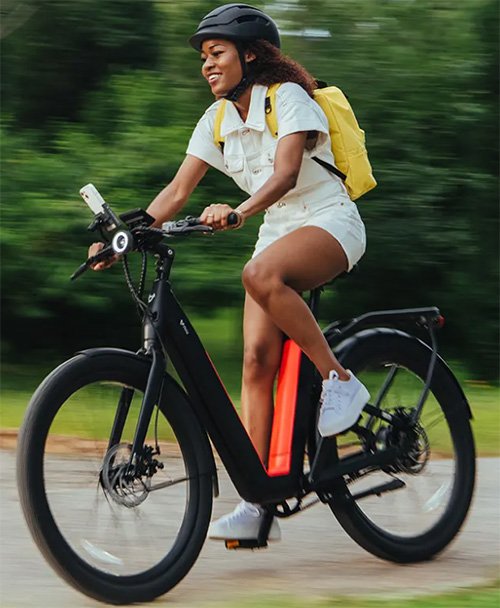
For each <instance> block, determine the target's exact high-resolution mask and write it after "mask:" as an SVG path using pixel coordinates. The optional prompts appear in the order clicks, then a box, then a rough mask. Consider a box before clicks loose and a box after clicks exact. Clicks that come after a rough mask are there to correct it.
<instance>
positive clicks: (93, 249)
mask: <svg viewBox="0 0 500 608" xmlns="http://www.w3.org/2000/svg"><path fill="white" fill-rule="evenodd" d="M103 248H104V243H92V245H91V246H90V247H89V251H88V256H87V257H89V258H91V257H92V256H93V255H96V254H97V253H99V251H101V249H103ZM118 259H119V256H117V255H114V256H112V257H110V258H108V259H107V260H103V261H102V262H97V263H96V264H92V266H91V268H92V270H105V269H106V268H109V267H110V266H113V264H114V263H115V262H116V261H117V260H118Z"/></svg>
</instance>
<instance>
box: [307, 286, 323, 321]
mask: <svg viewBox="0 0 500 608" xmlns="http://www.w3.org/2000/svg"><path fill="white" fill-rule="evenodd" d="M322 291H323V286H321V287H316V289H311V291H310V293H309V302H308V306H309V308H310V309H311V312H312V314H313V315H314V318H315V319H316V320H317V319H318V315H319V299H320V296H321V292H322Z"/></svg>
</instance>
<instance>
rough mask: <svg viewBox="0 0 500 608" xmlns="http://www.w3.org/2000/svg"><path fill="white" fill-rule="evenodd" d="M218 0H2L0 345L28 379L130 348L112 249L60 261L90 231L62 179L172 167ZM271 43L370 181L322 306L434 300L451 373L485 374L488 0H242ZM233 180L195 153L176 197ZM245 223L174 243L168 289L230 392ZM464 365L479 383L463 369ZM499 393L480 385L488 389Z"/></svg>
mask: <svg viewBox="0 0 500 608" xmlns="http://www.w3.org/2000/svg"><path fill="white" fill-rule="evenodd" d="M218 4H219V2H200V1H196V0H184V1H183V2H181V3H176V2H173V1H168V0H166V1H165V0H164V1H161V0H158V1H150V0H127V1H126V2H123V1H117V0H79V2H67V0H29V1H28V0H26V1H24V2H23V3H18V2H15V1H14V0H4V2H3V8H2V17H3V18H2V47H3V48H2V119H3V120H2V137H1V146H2V150H1V152H2V156H1V163H2V166H1V169H2V182H1V186H2V218H1V248H2V249H1V255H2V259H1V281H2V351H3V355H2V359H3V365H2V369H3V386H4V389H5V390H9V389H13V388H16V389H19V387H20V386H23V387H26V388H30V387H31V385H32V384H33V385H34V384H36V383H37V382H38V381H39V380H40V377H41V375H42V373H43V372H45V371H46V369H48V368H50V367H51V366H52V365H53V364H54V363H55V362H58V361H61V360H63V359H64V358H66V357H67V356H69V355H71V354H72V353H73V352H75V351H76V350H78V349H81V348H86V347H91V346H97V345H115V346H122V347H126V348H131V349H136V348H137V347H138V346H139V345H140V321H139V319H138V318H137V316H136V314H135V308H134V306H133V304H132V302H131V300H130V297H129V295H128V291H127V289H126V286H125V282H124V280H123V276H122V274H121V270H120V267H119V265H116V267H115V268H113V269H112V270H110V271H108V272H105V273H98V274H97V273H87V274H86V275H84V276H83V277H82V278H81V279H80V280H78V281H77V282H76V283H70V282H69V281H68V278H69V275H70V274H71V273H72V271H73V270H74V269H75V268H76V267H77V266H78V265H79V264H80V263H81V262H82V261H83V259H84V258H85V254H86V250H87V247H88V245H89V244H90V242H92V240H93V237H92V235H91V234H90V233H88V232H86V230H85V228H86V226H87V225H88V223H89V222H90V219H91V217H90V213H89V211H88V209H87V207H86V206H85V205H84V203H83V201H82V200H81V199H80V197H79V195H78V190H79V188H80V187H81V186H82V185H84V184H86V183H88V182H93V183H94V184H95V185H96V186H97V188H98V189H99V191H100V192H101V194H102V195H103V196H104V198H105V199H106V201H107V202H108V203H110V204H111V205H112V206H113V208H114V209H115V210H116V211H118V212H122V211H125V210H127V209H130V208H134V207H146V206H147V205H148V204H149V202H150V201H151V200H152V198H153V197H154V196H155V195H156V194H157V193H158V191H159V190H160V189H161V188H162V187H163V186H164V185H165V184H167V183H168V182H169V180H171V179H172V177H173V176H174V174H175V172H176V170H177V167H178V166H179V164H180V163H181V161H182V159H183V156H184V151H185V148H186V145H187V142H188V139H189V136H190V133H191V131H192V129H193V127H194V125H195V124H196V121H197V120H198V118H199V117H200V116H201V114H202V113H203V111H204V109H205V108H206V107H207V106H208V105H210V103H211V102H212V101H213V99H212V98H211V94H210V91H209V89H208V87H207V85H206V83H205V82H204V81H203V79H202V78H201V76H200V59H199V56H198V55H197V54H196V53H195V52H194V51H193V50H192V49H191V48H190V46H189V45H188V43H187V39H188V37H189V35H190V34H191V33H192V32H193V31H194V30H195V28H196V25H197V23H198V22H199V20H200V18H201V17H202V16H203V15H204V14H206V13H207V12H208V11H209V10H211V9H212V8H214V7H215V6H217V5H218ZM254 4H255V5H257V6H259V7H261V8H263V9H265V10H266V11H267V12H268V13H269V14H270V15H271V16H272V17H273V18H275V20H276V22H277V23H278V26H279V27H280V30H281V31H282V34H283V50H284V52H285V53H287V54H289V55H291V56H292V57H293V58H295V59H297V60H298V61H299V62H301V63H302V64H303V65H305V66H306V67H307V68H308V69H309V71H310V72H311V73H312V74H313V75H315V76H316V77H317V78H320V79H323V80H327V81H328V82H329V83H332V84H333V83H334V84H337V85H338V86H340V87H341V88H342V89H343V90H344V91H345V92H346V93H347V94H348V96H349V99H350V101H351V104H352V105H353V107H354V110H355V112H356V114H357V117H358V120H359V122H360V124H361V126H362V127H363V128H364V129H365V131H366V133H367V144H368V148H369V152H370V158H371V161H372V165H373V167H374V173H375V175H376V177H377V179H378V182H379V186H378V187H377V188H376V189H375V190H374V191H373V192H371V193H369V194H368V195H366V196H365V197H363V198H362V199H361V200H360V201H359V208H360V211H361V214H362V216H363V218H364V220H365V223H366V226H367V233H368V250H367V253H366V255H365V257H364V258H363V260H362V262H361V264H360V269H359V272H358V273H356V274H355V275H354V276H353V277H352V278H349V279H348V280H347V281H341V282H340V283H339V284H338V285H337V286H336V288H335V291H333V290H329V291H328V292H327V293H326V294H325V298H324V302H323V308H322V321H323V322H327V321H328V320H332V319H334V318H340V317H349V316H353V315H357V314H359V313H362V312H364V311H367V310H369V309H380V308H396V307H404V306H424V305H437V306H439V307H440V309H441V310H442V312H443V314H444V316H445V317H446V319H447V324H446V326H445V329H444V330H443V331H442V333H441V337H440V343H441V351H442V352H443V354H444V355H445V356H446V357H449V358H451V360H452V361H453V362H454V365H455V369H459V371H460V374H461V379H462V380H464V381H466V380H469V381H471V382H474V383H476V384H475V385H474V386H476V387H477V386H480V387H481V386H482V383H483V382H485V383H488V384H489V383H492V382H493V383H495V382H496V381H497V376H498V338H499V332H498V259H499V257H498V178H497V171H498V116H497V103H498V52H497V36H498V3H497V1H496V0H460V1H459V2H457V1H451V0H450V1H448V0H377V1H375V0H349V1H348V2H346V1H345V0H295V1H293V0H288V1H287V2H279V1H276V2H268V3H266V4H263V3H260V2H254ZM244 196H245V195H244V194H243V193H241V192H240V191H238V189H237V188H236V187H235V186H234V184H232V182H230V181H229V180H228V179H227V178H225V177H224V176H223V175H222V174H219V173H217V172H216V171H215V170H211V171H209V173H208V174H207V176H206V178H205V179H204V180H203V181H202V183H201V185H200V187H199V188H198V189H197V191H196V192H195V194H194V195H193V196H192V198H191V200H190V202H189V203H188V205H187V207H186V208H185V210H184V211H185V213H184V211H183V213H182V214H183V215H184V214H187V213H189V214H198V213H199V212H201V210H202V209H203V207H204V206H205V205H206V204H209V203H212V202H218V201H223V202H228V203H230V204H238V203H239V202H240V201H241V200H243V198H244ZM260 219H261V218H254V219H253V220H252V221H251V222H249V223H248V224H247V227H246V228H245V230H242V231H238V232H235V233H226V234H218V235H216V236H214V237H213V238H198V239H194V238H193V239H190V240H186V241H184V242H182V243H178V244H177V246H176V247H175V248H176V252H177V261H176V265H175V266H174V271H173V283H174V288H175V290H176V293H177V295H178V297H179V299H180V300H181V302H182V304H183V305H184V306H185V308H186V310H187V311H188V313H189V314H191V315H192V317H193V322H194V324H195V327H197V328H198V329H199V331H200V334H201V336H202V338H203V339H206V341H207V345H208V349H209V351H210V352H211V354H212V355H213V357H212V358H213V359H214V361H215V363H216V364H217V366H218V367H219V368H220V373H221V376H222V378H223V379H224V381H225V382H226V383H227V384H228V386H229V388H230V390H233V391H237V389H238V386H239V367H240V361H241V308H242V302H243V295H244V293H243V288H242V286H241V281H240V273H241V269H242V267H243V265H244V263H245V261H246V260H247V259H248V258H249V257H250V255H251V252H252V247H253V244H254V242H255V239H256V233H257V229H258V225H259V223H260ZM477 383H479V384H477ZM494 394H495V395H496V398H498V392H495V393H494Z"/></svg>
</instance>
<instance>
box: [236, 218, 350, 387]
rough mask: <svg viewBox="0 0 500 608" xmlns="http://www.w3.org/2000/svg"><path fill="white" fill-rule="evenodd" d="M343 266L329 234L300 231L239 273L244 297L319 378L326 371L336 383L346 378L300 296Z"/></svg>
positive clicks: (344, 259) (308, 228) (337, 246)
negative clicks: (301, 353) (298, 351)
mask: <svg viewBox="0 0 500 608" xmlns="http://www.w3.org/2000/svg"><path fill="white" fill-rule="evenodd" d="M347 267H348V262H347V257H346V255H345V253H344V250H343V249H342V247H341V246H340V244H339V242H338V241H337V240H336V239H335V238H334V237H333V236H332V235H331V234H329V233H328V232H327V231H326V230H323V229H322V228H317V227H315V226H305V227H304V228H299V229H298V230H295V231H294V232H291V233H290V234H288V235H286V236H284V237H282V238H280V239H278V240H277V241H275V242H274V243H273V244H272V245H269V247H267V248H266V249H265V250H264V251H262V253H260V254H259V255H258V256H256V257H255V258H253V259H252V260H250V262H248V263H247V265H246V266H245V269H244V271H243V284H244V286H245V289H246V291H247V293H248V294H249V295H250V296H251V298H252V299H253V300H254V301H255V302H257V304H258V305H259V306H260V307H261V308H262V309H263V310H264V311H265V312H266V313H267V314H268V315H269V317H270V319H271V321H272V322H273V323H274V324H275V325H276V326H277V327H279V328H280V329H281V330H282V331H283V332H284V333H285V334H286V335H287V336H288V337H290V338H291V339H292V340H294V341H295V342H296V343H297V344H298V345H299V346H300V348H301V349H302V350H303V351H304V353H305V354H306V355H307V356H308V357H309V358H310V359H311V361H312V362H313V363H314V364H315V366H316V367H317V368H318V370H319V372H320V373H321V375H322V376H323V378H328V373H329V372H330V371H331V370H335V371H336V372H337V373H338V374H339V378H340V379H341V380H347V379H348V378H349V376H348V374H347V372H346V370H345V369H344V368H343V367H342V365H340V363H339V362H338V360H337V359H336V358H335V356H334V355H333V353H332V352H331V350H330V347H329V346H328V343H327V341H326V340H325V338H324V336H323V334H322V332H321V329H320V328H319V326H318V324H317V323H316V320H315V319H314V316H313V315H312V313H311V311H310V310H309V308H308V306H307V304H306V303H305V302H304V300H303V299H302V297H301V296H300V292H302V291H306V290H309V289H312V288H314V287H318V286H319V285H322V284H323V283H326V282H328V281H330V280H332V279H333V278H335V277H336V276H337V275H339V274H341V273H342V272H344V271H345V270H347Z"/></svg>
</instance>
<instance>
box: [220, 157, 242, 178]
mask: <svg viewBox="0 0 500 608" xmlns="http://www.w3.org/2000/svg"><path fill="white" fill-rule="evenodd" d="M243 166H244V163H243V158H242V157H241V156H228V157H225V158H224V167H225V168H226V171H227V172H228V173H229V175H231V176H232V175H233V174H235V173H241V172H242V171H243Z"/></svg>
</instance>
